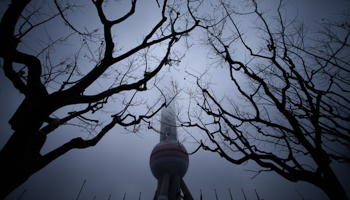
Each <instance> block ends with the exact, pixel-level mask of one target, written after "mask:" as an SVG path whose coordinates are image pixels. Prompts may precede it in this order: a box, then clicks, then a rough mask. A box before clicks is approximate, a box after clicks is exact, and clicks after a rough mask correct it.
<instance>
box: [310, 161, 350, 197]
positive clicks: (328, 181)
mask: <svg viewBox="0 0 350 200" xmlns="http://www.w3.org/2000/svg"><path fill="white" fill-rule="evenodd" d="M315 185H316V186H318V187H320V188H321V189H322V190H323V191H324V192H325V193H326V194H327V196H328V197H329V199H330V200H348V196H347V194H346V192H345V190H344V188H343V186H342V185H341V183H340V182H339V180H338V178H337V176H336V175H335V174H334V172H333V170H332V169H331V167H329V166H328V167H327V169H326V170H324V171H323V181H320V182H318V183H315Z"/></svg>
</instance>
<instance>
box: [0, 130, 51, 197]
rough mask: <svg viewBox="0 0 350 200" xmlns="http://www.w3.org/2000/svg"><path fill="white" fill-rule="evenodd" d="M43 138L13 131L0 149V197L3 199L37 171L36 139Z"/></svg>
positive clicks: (37, 147) (37, 148)
mask: <svg viewBox="0 0 350 200" xmlns="http://www.w3.org/2000/svg"><path fill="white" fill-rule="evenodd" d="M41 137H46V136H45V135H41ZM44 139H45V138H38V135H36V136H35V137H32V136H31V134H29V133H21V132H19V131H15V132H14V133H13V135H12V136H11V138H10V139H9V140H8V142H7V143H6V144H5V146H4V147H3V149H2V150H1V151H0V185H1V187H0V199H4V198H5V197H6V196H7V195H9V194H10V193H11V192H12V191H13V190H14V189H16V188H17V187H19V186H20V185H22V184H23V183H24V182H25V181H26V180H27V179H28V178H29V177H30V176H31V175H33V174H34V173H35V172H37V171H38V170H37V169H36V168H37V166H38V165H37V164H38V161H39V159H40V156H41V155H40V154H39V152H38V150H40V147H39V146H38V141H43V140H44ZM40 143H41V142H40Z"/></svg>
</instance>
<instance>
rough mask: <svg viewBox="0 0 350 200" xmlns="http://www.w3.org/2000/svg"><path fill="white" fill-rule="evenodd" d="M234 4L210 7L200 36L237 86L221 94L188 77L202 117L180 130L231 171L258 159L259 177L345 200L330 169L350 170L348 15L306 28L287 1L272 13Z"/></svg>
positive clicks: (201, 77) (193, 115)
mask: <svg viewBox="0 0 350 200" xmlns="http://www.w3.org/2000/svg"><path fill="white" fill-rule="evenodd" d="M232 4H233V2H231V1H220V2H219V3H218V4H217V5H213V8H214V9H215V11H214V12H213V13H212V14H211V15H208V16H207V17H206V23H207V24H206V26H203V27H202V28H203V30H204V31H205V32H206V34H207V36H206V38H205V39H203V42H204V43H205V44H206V45H208V46H210V47H211V54H210V55H209V57H210V59H211V60H214V62H213V64H212V66H211V67H212V68H214V67H222V68H224V69H226V70H227V73H226V74H227V75H228V76H229V78H230V84H231V85H230V86H227V85H225V86H224V85H221V86H220V87H222V88H223V91H225V94H222V93H223V92H222V93H221V92H219V90H220V88H215V87H214V86H213V83H211V82H208V81H206V80H205V74H195V73H192V72H188V74H189V76H192V77H194V78H195V80H196V84H197V87H198V90H197V91H198V93H196V92H193V91H191V92H189V94H190V98H191V101H192V100H193V99H195V102H196V103H197V105H198V106H199V107H200V109H198V108H195V109H194V110H189V112H188V115H187V116H188V118H187V120H184V119H183V120H182V121H183V122H182V126H185V127H197V128H199V129H200V130H201V131H203V132H205V133H206V135H207V138H208V140H207V141H206V140H202V141H199V142H200V145H201V147H202V148H204V149H205V150H209V151H213V152H217V153H218V154H220V156H222V157H223V158H225V159H226V160H228V161H229V162H232V163H234V164H242V163H245V162H247V161H249V160H252V161H254V162H255V163H257V164H258V165H260V166H261V170H260V171H257V172H256V173H257V174H259V173H260V172H263V171H275V172H277V173H278V174H279V175H281V176H282V177H284V178H285V179H287V180H289V181H292V182H296V181H306V182H309V183H311V184H314V185H315V186H317V187H319V188H321V189H322V190H323V191H324V192H325V193H326V194H327V195H328V196H329V198H331V199H348V198H347V195H346V193H345V191H344V188H343V187H342V185H341V184H340V182H339V180H338V178H337V176H336V175H335V174H334V171H333V169H332V167H331V162H334V161H335V162H340V163H349V162H350V159H349V150H350V149H349V147H350V135H349V133H350V128H349V122H350V114H349V113H350V110H349V109H350V107H349V106H350V101H349V97H350V95H349V94H350V93H349V92H350V91H349V88H350V87H349V86H350V77H349V75H350V73H349V72H350V64H349V61H350V60H349V59H350V57H349V56H350V55H349V53H350V48H349V47H350V46H349V45H350V43H349V35H350V24H349V20H350V16H349V12H345V13H341V18H338V19H342V20H340V21H332V20H328V19H322V20H320V21H319V22H317V23H315V24H316V27H307V26H306V25H305V24H304V23H303V21H300V20H299V19H300V18H298V16H296V17H295V18H291V17H290V16H288V17H287V16H286V14H285V13H284V12H283V11H284V8H285V6H287V5H285V2H284V1H280V3H279V5H278V6H276V9H274V10H270V11H269V12H265V11H264V10H263V9H262V8H260V5H259V4H258V3H257V2H256V1H255V0H252V1H244V4H241V5H239V6H238V7H236V6H237V5H235V6H234V5H232ZM248 19H253V21H249V20H248ZM209 71H210V70H209ZM205 73H208V72H207V71H206V72H205ZM224 88H229V90H224ZM236 94H237V96H236Z"/></svg>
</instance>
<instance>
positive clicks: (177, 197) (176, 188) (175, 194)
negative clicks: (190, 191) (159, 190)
mask: <svg viewBox="0 0 350 200" xmlns="http://www.w3.org/2000/svg"><path fill="white" fill-rule="evenodd" d="M171 189H172V190H171V191H170V195H171V200H181V189H180V176H179V175H175V176H174V178H173V180H172V187H171Z"/></svg>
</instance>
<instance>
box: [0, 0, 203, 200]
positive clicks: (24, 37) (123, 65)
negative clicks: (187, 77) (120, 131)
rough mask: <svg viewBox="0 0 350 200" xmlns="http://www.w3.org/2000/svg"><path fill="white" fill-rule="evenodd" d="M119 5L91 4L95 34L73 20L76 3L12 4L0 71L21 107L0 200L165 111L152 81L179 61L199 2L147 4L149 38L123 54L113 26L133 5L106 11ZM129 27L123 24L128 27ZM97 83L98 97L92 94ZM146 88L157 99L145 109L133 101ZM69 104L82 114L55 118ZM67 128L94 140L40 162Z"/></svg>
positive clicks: (1, 40)
mask: <svg viewBox="0 0 350 200" xmlns="http://www.w3.org/2000/svg"><path fill="white" fill-rule="evenodd" d="M85 3H86V2H85V1H84V4H85ZM120 3H121V2H119V1H103V0H93V1H91V2H90V4H91V5H93V7H94V8H95V9H94V11H95V13H96V16H98V17H99V21H100V25H98V26H101V28H99V27H90V26H89V27H86V28H84V27H82V26H81V25H80V24H79V21H78V22H77V21H74V20H75V19H74V18H75V17H77V16H79V15H80V14H84V12H85V10H84V9H85V6H81V5H78V2H75V3H74V4H73V3H71V2H70V1H68V0H67V1H66V0H54V1H53V2H46V1H40V0H38V1H34V0H33V1H30V0H12V2H11V4H10V5H9V6H8V8H7V10H6V12H5V13H4V15H3V16H2V19H1V23H0V30H1V31H0V57H1V58H2V61H3V63H2V66H1V67H2V69H3V70H4V73H5V75H6V77H7V78H8V79H9V80H10V81H11V82H12V83H13V86H14V88H15V89H17V90H18V91H19V92H20V93H22V94H23V95H24V100H23V102H22V103H21V105H20V106H19V107H18V109H17V111H16V112H15V113H14V115H13V116H12V118H11V119H10V121H9V124H10V125H11V128H12V129H13V131H14V132H13V134H12V136H11V137H10V139H9V140H8V142H7V143H6V145H5V146H4V147H3V148H2V150H1V152H0V166H1V167H0V185H1V187H0V199H3V198H5V197H6V196H7V195H8V194H9V193H10V192H11V191H13V190H14V189H15V188H17V187H18V186H19V185H21V184H22V183H24V181H26V180H27V179H28V178H29V177H30V176H31V175H33V174H34V173H35V172H37V171H39V170H41V169H42V168H44V167H45V166H46V165H48V164H49V163H50V162H52V161H53V160H55V159H56V158H58V157H60V156H62V155H63V154H65V153H66V152H68V151H70V150H72V149H75V148H78V149H84V148H87V147H90V146H94V145H96V144H97V143H98V142H99V141H100V140H101V138H102V137H103V136H104V135H105V134H106V133H107V132H108V131H109V130H110V129H111V128H113V127H114V126H115V125H116V124H118V125H120V126H125V127H132V129H133V131H135V130H136V129H137V128H138V126H137V125H138V124H140V123H141V122H142V121H144V122H146V123H148V121H147V119H149V118H150V117H152V116H153V115H155V114H156V113H157V112H158V111H159V110H160V109H161V108H162V107H163V106H165V105H166V103H161V102H164V100H161V98H163V97H162V91H161V90H160V89H159V90H158V89H157V87H156V85H155V84H157V83H158V82H159V79H160V78H161V76H157V75H159V73H160V71H161V70H162V69H163V68H165V67H170V66H174V65H176V64H177V63H179V62H180V60H181V58H182V57H183V56H184V53H179V52H178V51H175V50H174V48H173V47H174V45H175V44H176V43H177V42H178V41H179V40H182V38H183V36H187V35H188V34H189V33H190V32H191V31H192V30H193V29H194V28H195V27H196V26H198V24H199V21H197V20H195V19H194V18H192V15H191V9H192V7H194V8H195V7H196V6H198V3H199V2H198V1H197V2H194V3H195V4H194V3H191V2H190V1H185V2H181V3H179V2H177V1H167V0H164V1H158V0H157V1H155V2H153V3H156V5H157V6H158V10H159V17H160V18H159V21H158V22H157V23H155V24H154V26H153V28H151V29H149V30H148V32H147V31H144V32H141V33H140V35H141V36H143V37H142V38H135V40H136V39H139V40H141V41H139V42H138V43H135V44H134V43H133V42H134V41H130V43H131V44H134V46H130V47H128V48H123V46H121V45H119V44H118V42H121V41H123V40H124V38H118V37H117V36H114V35H115V34H118V29H117V27H120V26H122V25H123V24H128V23H129V22H128V20H129V19H130V17H132V16H134V15H135V13H137V12H136V10H137V9H136V8H137V5H138V3H137V1H136V0H131V1H130V9H129V10H128V11H126V12H125V13H124V14H121V13H119V11H118V13H116V12H115V11H114V12H112V13H111V11H110V8H111V7H113V6H118V4H120ZM87 4H88V3H87ZM114 4H115V5H114ZM150 12H153V11H150ZM85 16H90V15H85ZM116 16H119V17H116ZM81 22H83V21H80V23H81ZM59 24H64V26H60V25H59ZM85 24H89V25H92V24H90V23H89V22H86V23H85ZM124 27H126V26H124ZM132 27H134V25H133V24H129V27H127V28H132ZM135 29H136V28H134V30H135ZM38 30H39V31H38ZM53 31H54V34H53ZM142 31H143V30H142ZM119 32H120V30H119ZM59 34H64V35H59ZM35 41H36V42H37V43H34V42H35ZM62 48H63V50H62ZM103 81H105V82H103ZM100 82H101V85H100V89H99V90H100V92H96V90H97V89H91V87H92V86H94V85H98V84H99V83H100ZM147 84H148V85H147ZM152 89H153V90H157V91H158V94H159V96H160V97H159V98H158V99H157V98H155V100H152V101H151V102H150V103H151V105H149V103H147V101H146V100H143V99H141V100H140V98H137V97H138V96H137V95H140V93H141V94H142V93H144V92H146V91H149V90H152ZM153 94H154V93H153ZM164 97H165V96H164ZM108 101H110V102H111V101H112V102H113V101H114V102H116V103H115V104H117V105H119V106H118V109H119V110H118V111H115V112H114V113H113V115H112V116H111V120H110V122H109V123H108V124H102V123H100V122H99V121H98V120H97V119H98V117H94V116H95V115H93V114H95V113H98V111H102V110H103V109H102V108H103V107H104V106H106V105H107V102H108ZM165 102H167V101H166V100H165ZM72 105H73V106H74V105H81V106H84V107H79V106H75V107H71V108H70V109H73V111H71V112H69V113H65V114H66V116H62V117H57V116H59V115H63V112H64V111H60V110H62V108H64V107H67V106H72ZM146 105H147V107H146ZM135 106H142V107H143V108H144V110H145V113H144V114H140V113H137V112H134V113H133V111H135V109H134V110H133V109H132V107H135ZM141 110H142V109H141ZM67 124H75V125H78V126H81V127H83V128H86V129H87V130H89V131H91V134H92V135H89V137H87V139H82V138H80V137H78V138H73V139H72V140H70V141H67V143H65V144H63V145H62V146H60V147H58V148H57V149H54V150H52V151H51V152H49V153H47V154H46V155H41V154H40V151H41V149H42V147H43V145H44V143H45V140H46V137H47V136H48V134H52V133H54V132H55V129H57V128H59V127H61V126H63V125H67ZM2 134H4V133H2Z"/></svg>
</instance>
